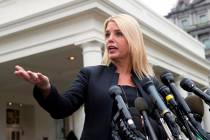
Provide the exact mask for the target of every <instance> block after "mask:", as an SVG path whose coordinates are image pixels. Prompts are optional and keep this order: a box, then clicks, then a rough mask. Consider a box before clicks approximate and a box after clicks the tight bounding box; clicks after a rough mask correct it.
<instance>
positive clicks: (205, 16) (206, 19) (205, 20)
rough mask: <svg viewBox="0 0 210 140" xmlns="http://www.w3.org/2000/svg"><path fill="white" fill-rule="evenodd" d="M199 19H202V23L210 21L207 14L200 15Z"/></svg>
mask: <svg viewBox="0 0 210 140" xmlns="http://www.w3.org/2000/svg"><path fill="white" fill-rule="evenodd" d="M199 21H200V23H206V22H208V17H207V15H200V16H199Z"/></svg>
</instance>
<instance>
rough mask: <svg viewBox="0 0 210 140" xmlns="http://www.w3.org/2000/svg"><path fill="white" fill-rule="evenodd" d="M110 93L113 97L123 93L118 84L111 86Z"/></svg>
mask: <svg viewBox="0 0 210 140" xmlns="http://www.w3.org/2000/svg"><path fill="white" fill-rule="evenodd" d="M109 94H110V95H111V97H115V96H116V95H122V89H121V88H120V87H119V86H117V85H113V86H111V87H110V88H109Z"/></svg>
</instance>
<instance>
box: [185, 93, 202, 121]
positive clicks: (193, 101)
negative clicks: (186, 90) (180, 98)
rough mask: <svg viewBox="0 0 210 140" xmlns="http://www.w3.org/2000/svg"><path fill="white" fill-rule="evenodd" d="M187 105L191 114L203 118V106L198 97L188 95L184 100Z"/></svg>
mask: <svg viewBox="0 0 210 140" xmlns="http://www.w3.org/2000/svg"><path fill="white" fill-rule="evenodd" d="M185 101H186V103H187V105H188V106H189V107H190V110H191V111H192V113H193V114H194V113H196V114H198V115H200V116H201V117H203V115H204V106H203V102H202V100H201V98H200V97H198V96H197V95H189V96H187V97H186V98H185Z"/></svg>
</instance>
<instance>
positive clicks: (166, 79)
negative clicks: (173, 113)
mask: <svg viewBox="0 0 210 140" xmlns="http://www.w3.org/2000/svg"><path fill="white" fill-rule="evenodd" d="M160 79H161V81H162V82H163V83H164V84H165V85H166V86H168V87H169V88H170V90H171V92H172V93H173V95H174V97H175V99H176V101H177V103H178V104H179V106H180V107H181V109H182V110H183V112H184V113H185V114H186V115H187V117H188V118H189V120H190V122H191V123H192V125H193V126H194V127H195V128H196V129H197V131H198V132H199V133H200V134H201V135H202V137H203V138H204V139H206V140H208V139H210V138H209V137H208V134H207V132H206V131H205V130H204V129H203V128H202V127H201V125H200V124H199V123H198V122H197V121H196V120H195V118H194V117H193V114H192V113H191V110H190V108H189V106H188V105H187V103H186V102H185V100H184V98H183V97H182V96H181V95H180V93H179V91H178V90H177V88H176V85H175V83H174V77H173V74H172V73H171V72H169V71H166V72H164V73H163V74H161V75H160Z"/></svg>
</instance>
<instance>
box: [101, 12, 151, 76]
mask: <svg viewBox="0 0 210 140" xmlns="http://www.w3.org/2000/svg"><path fill="white" fill-rule="evenodd" d="M110 21H114V22H115V23H116V24H117V25H118V27H119V29H120V30H121V32H122V33H123V35H124V36H125V38H126V39H127V41H128V45H129V50H130V53H131V55H130V56H131V62H132V63H131V67H132V70H133V71H134V72H135V74H136V75H137V76H138V78H140V79H142V78H143V77H145V76H146V77H148V76H154V72H153V69H152V67H151V65H150V64H149V62H148V59H147V55H146V51H145V47H144V41H143V35H142V32H141V28H140V25H139V24H138V22H137V21H136V20H135V19H134V18H133V17H131V16H129V15H126V14H119V15H116V16H111V17H110V18H108V19H107V20H106V21H105V22H104V31H105V30H106V27H107V25H108V23H109V22H110ZM110 63H111V60H110V59H109V56H108V52H107V49H106V48H105V51H104V55H103V60H102V64H105V65H109V64H110Z"/></svg>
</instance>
